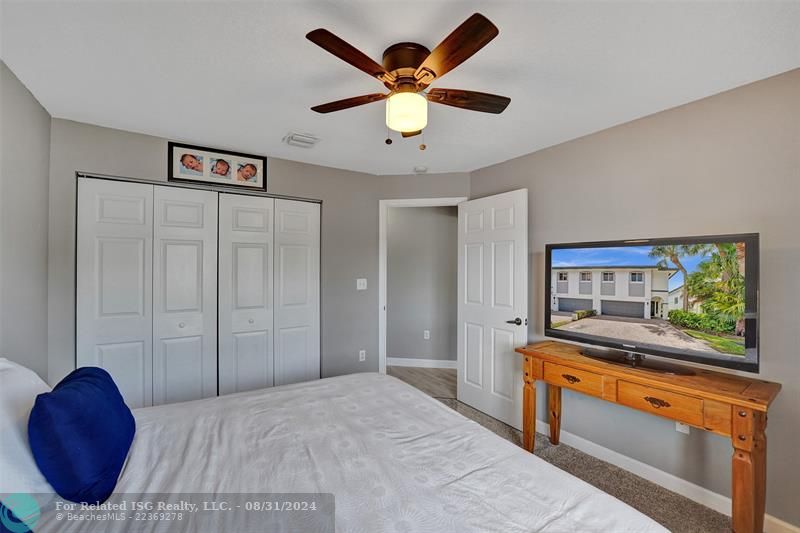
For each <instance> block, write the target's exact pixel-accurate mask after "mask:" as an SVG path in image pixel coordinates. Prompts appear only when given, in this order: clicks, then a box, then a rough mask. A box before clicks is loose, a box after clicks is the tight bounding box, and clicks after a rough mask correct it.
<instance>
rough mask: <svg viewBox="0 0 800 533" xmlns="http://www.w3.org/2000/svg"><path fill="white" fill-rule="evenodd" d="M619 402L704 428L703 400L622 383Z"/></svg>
mask: <svg viewBox="0 0 800 533" xmlns="http://www.w3.org/2000/svg"><path fill="white" fill-rule="evenodd" d="M617 402H618V403H621V404H623V405H627V406H628V407H633V408H635V409H640V410H642V411H647V412H648V413H653V414H654V415H660V416H664V417H667V418H671V419H673V420H678V421H680V422H684V423H686V424H691V425H694V426H698V427H703V400H701V399H700V398H695V397H693V396H686V395H684V394H678V393H675V392H669V391H665V390H661V389H657V388H654V387H648V386H646V385H639V384H637V383H628V382H626V381H620V382H619V383H618V384H617Z"/></svg>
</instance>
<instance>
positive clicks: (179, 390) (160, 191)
mask: <svg viewBox="0 0 800 533" xmlns="http://www.w3.org/2000/svg"><path fill="white" fill-rule="evenodd" d="M154 197H155V202H154V211H155V212H154V228H153V232H154V244H153V300H154V301H153V403H154V404H156V405H158V404H163V403H172V402H182V401H187V400H195V399H198V398H206V397H209V396H215V395H216V394H217V193H214V192H209V191H200V190H191V189H180V188H171V187H159V186H156V187H155V195H154Z"/></svg>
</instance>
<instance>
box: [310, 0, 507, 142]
mask: <svg viewBox="0 0 800 533" xmlns="http://www.w3.org/2000/svg"><path fill="white" fill-rule="evenodd" d="M498 33H499V30H498V29H497V26H495V25H494V24H492V23H491V22H490V21H489V19H487V18H486V17H484V16H483V15H481V14H480V13H475V14H474V15H472V16H471V17H469V18H468V19H467V20H466V21H464V22H463V23H462V24H461V25H460V26H459V27H458V28H456V29H455V30H453V32H452V33H451V34H450V35H448V36H447V37H446V38H445V39H444V41H442V42H441V43H439V46H437V47H436V48H434V49H433V51H430V50H428V49H427V48H426V47H424V46H422V45H421V44H418V43H397V44H393V45H392V46H390V47H389V48H387V49H386V50H385V51H384V52H383V65H380V64H378V63H377V62H375V61H373V60H372V59H370V58H369V57H368V56H367V55H366V54H364V53H363V52H361V51H360V50H358V49H357V48H355V47H353V46H352V45H350V44H348V43H346V42H345V41H343V40H342V39H340V38H339V37H337V36H336V35H334V34H332V33H331V32H329V31H328V30H325V29H322V28H320V29H317V30H314V31H312V32H310V33H309V34H308V35H306V38H307V39H308V40H309V41H311V42H313V43H314V44H316V45H318V46H320V47H321V48H323V49H325V50H327V51H328V52H330V53H331V54H333V55H335V56H336V57H338V58H339V59H341V60H343V61H345V62H347V63H350V64H351V65H353V66H354V67H356V68H357V69H359V70H361V71H363V72H366V73H367V74H369V75H370V76H372V77H374V78H376V79H377V80H378V81H380V82H382V83H383V84H384V85H385V86H386V88H387V89H389V92H388V93H386V94H384V93H373V94H366V95H363V96H355V97H353V98H345V99H344V100H337V101H335V102H328V103H327V104H322V105H318V106H314V107H312V108H311V109H312V110H313V111H316V112H317V113H331V112H333V111H341V110H343V109H349V108H351V107H356V106H360V105H364V104H369V103H372V102H378V101H381V100H388V101H387V102H386V126H387V127H389V128H390V129H393V130H395V131H399V132H401V133H402V135H403V137H412V136H414V135H419V134H420V133H422V130H423V128H425V126H427V123H428V105H427V104H428V102H433V103H436V104H444V105H449V106H453V107H458V108H461V109H470V110H472V111H481V112H484V113H502V112H503V111H504V110H505V108H506V107H507V106H508V104H509V103H510V102H511V98H508V97H505V96H498V95H496V94H488V93H481V92H476V91H464V90H461V89H438V88H434V89H428V86H429V85H430V84H431V83H433V82H434V81H435V80H437V79H439V78H441V77H442V76H444V75H445V74H447V73H448V72H450V71H451V70H453V69H454V68H456V67H457V66H458V65H460V64H461V63H463V62H464V61H466V60H467V59H469V58H470V57H472V55H474V54H475V53H476V52H477V51H478V50H480V49H481V48H483V47H484V46H486V44H487V43H488V42H489V41H491V40H492V39H494V38H495V37H496V36H497V34H498ZM387 143H391V140H390V139H387ZM422 146H424V145H422Z"/></svg>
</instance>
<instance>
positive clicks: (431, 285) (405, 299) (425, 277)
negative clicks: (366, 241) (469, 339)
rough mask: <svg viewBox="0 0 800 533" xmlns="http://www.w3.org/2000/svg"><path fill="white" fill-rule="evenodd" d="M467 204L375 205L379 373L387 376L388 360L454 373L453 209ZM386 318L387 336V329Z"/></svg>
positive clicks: (442, 201)
mask: <svg viewBox="0 0 800 533" xmlns="http://www.w3.org/2000/svg"><path fill="white" fill-rule="evenodd" d="M465 200H466V198H464V197H457V198H421V199H419V198H418V199H402V200H381V201H380V202H379V211H380V215H379V224H380V227H379V235H380V236H379V261H378V262H379V267H378V270H379V272H378V285H379V289H378V292H379V298H378V299H379V302H378V306H379V307H378V316H379V327H378V330H379V331H378V365H379V372H381V373H386V367H387V362H388V360H389V358H391V364H392V365H396V366H404V367H416V368H443V369H453V370H454V369H455V368H456V361H455V356H456V353H455V350H456V347H455V341H456V339H455V333H456V332H455V321H456V310H457V307H456V306H457V301H456V289H457V285H456V283H457V281H456V280H457V262H456V261H457V253H458V249H457V245H456V237H457V209H456V207H455V206H456V205H458V204H459V203H461V202H463V201H465ZM390 243H391V247H392V248H391V250H390ZM390 276H391V278H390ZM451 289H452V290H451ZM450 293H452V298H450V296H449V295H450ZM443 300H444V301H443ZM390 316H391V324H392V327H391V331H390V328H389V327H388V326H387V325H388V323H389V320H388V318H389V317H390ZM451 345H452V347H451Z"/></svg>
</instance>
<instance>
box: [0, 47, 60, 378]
mask: <svg viewBox="0 0 800 533" xmlns="http://www.w3.org/2000/svg"><path fill="white" fill-rule="evenodd" d="M0 113H2V131H1V132H0V160H2V164H1V165H0V357H6V358H8V359H10V360H12V361H16V362H18V363H20V364H23V365H25V366H27V367H28V368H30V369H31V370H33V371H35V372H36V373H37V374H39V375H40V376H41V377H42V378H44V379H47V217H48V210H47V182H48V179H49V175H48V165H49V160H50V157H49V153H50V115H49V114H48V113H47V111H46V110H45V109H44V108H43V107H42V106H41V105H40V104H39V102H37V101H36V98H34V96H33V95H32V94H31V93H30V92H29V91H28V89H26V88H25V86H24V85H22V83H21V82H20V81H19V80H18V79H17V77H16V76H15V75H14V73H13V72H11V71H10V70H9V69H8V67H6V65H5V63H3V62H2V61H0Z"/></svg>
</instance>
